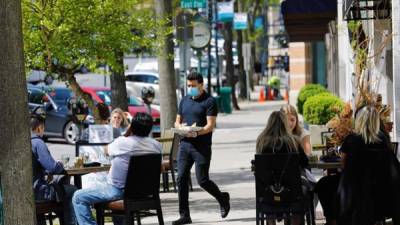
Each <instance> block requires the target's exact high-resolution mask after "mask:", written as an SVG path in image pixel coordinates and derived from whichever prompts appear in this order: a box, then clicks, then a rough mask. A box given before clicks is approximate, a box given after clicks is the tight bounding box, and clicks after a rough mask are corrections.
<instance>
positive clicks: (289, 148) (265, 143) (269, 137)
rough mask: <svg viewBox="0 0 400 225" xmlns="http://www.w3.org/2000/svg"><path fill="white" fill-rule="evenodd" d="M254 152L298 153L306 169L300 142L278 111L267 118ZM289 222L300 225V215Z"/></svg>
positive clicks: (305, 160) (306, 164)
mask: <svg viewBox="0 0 400 225" xmlns="http://www.w3.org/2000/svg"><path fill="white" fill-rule="evenodd" d="M256 152H257V153H258V154H262V153H273V154H275V153H287V152H298V153H299V155H300V166H301V167H302V168H303V169H307V168H308V158H307V156H306V154H305V153H304V150H303V148H302V147H301V144H300V142H299V141H298V140H297V139H296V137H295V136H294V135H292V133H291V132H290V129H289V128H288V122H287V117H286V115H285V114H284V113H282V112H280V111H275V112H273V113H272V114H271V115H270V116H269V119H268V123H267V126H266V128H265V129H264V130H263V131H262V132H261V134H260V135H259V136H258V138H257V146H256ZM307 186H309V185H307ZM303 189H307V188H306V187H305V188H303ZM306 191H307V190H306ZM291 220H292V222H291V224H293V225H297V224H301V223H302V215H293V216H292V218H291ZM270 224H274V221H268V225H270Z"/></svg>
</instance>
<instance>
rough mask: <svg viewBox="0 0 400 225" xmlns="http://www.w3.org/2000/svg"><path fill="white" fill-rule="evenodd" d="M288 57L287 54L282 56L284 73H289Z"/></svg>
mask: <svg viewBox="0 0 400 225" xmlns="http://www.w3.org/2000/svg"><path fill="white" fill-rule="evenodd" d="M289 60H290V59H289V56H288V55H287V53H286V54H285V55H284V56H283V60H282V61H283V69H284V70H285V71H286V72H289V66H290V61H289Z"/></svg>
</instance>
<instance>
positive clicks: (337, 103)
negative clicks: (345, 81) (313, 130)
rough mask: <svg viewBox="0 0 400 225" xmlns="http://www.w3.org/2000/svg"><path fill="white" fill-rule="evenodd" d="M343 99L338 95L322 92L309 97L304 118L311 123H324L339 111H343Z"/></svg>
mask: <svg viewBox="0 0 400 225" xmlns="http://www.w3.org/2000/svg"><path fill="white" fill-rule="evenodd" d="M343 107H344V103H343V101H342V100H341V99H340V98H338V97H337V96H335V95H333V94H330V93H329V92H328V93H321V94H319V95H315V96H312V97H309V98H307V101H306V102H305V103H304V111H303V112H304V113H303V117H304V120H305V121H307V122H308V123H310V124H316V125H323V124H326V123H327V122H328V121H329V120H330V119H332V118H333V117H334V116H335V115H336V114H337V112H340V111H342V109H343Z"/></svg>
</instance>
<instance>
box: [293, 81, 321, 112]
mask: <svg viewBox="0 0 400 225" xmlns="http://www.w3.org/2000/svg"><path fill="white" fill-rule="evenodd" d="M321 93H329V92H328V90H327V89H326V88H325V87H324V86H322V85H320V84H307V85H305V86H304V87H302V88H301V90H300V92H299V96H298V97H297V110H298V111H299V113H300V114H302V115H303V108H304V107H303V106H304V103H305V102H306V101H307V99H308V98H309V97H312V96H315V95H319V94H321Z"/></svg>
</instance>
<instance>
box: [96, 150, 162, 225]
mask: <svg viewBox="0 0 400 225" xmlns="http://www.w3.org/2000/svg"><path fill="white" fill-rule="evenodd" d="M161 157H162V156H161V154H146V155H141V156H132V157H131V159H130V163H129V169H128V175H127V178H126V185H125V191H124V199H123V200H120V201H113V202H107V203H101V204H97V205H96V206H95V208H96V216H97V224H99V225H104V216H121V215H124V216H125V223H126V224H132V225H133V224H134V217H136V219H137V222H138V224H139V225H140V224H141V221H140V216H141V215H143V211H148V210H156V212H157V216H158V223H159V224H160V225H163V224H164V219H163V215H162V210H161V202H160V196H159V189H160V188H159V187H160V172H161ZM105 210H111V213H105Z"/></svg>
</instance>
